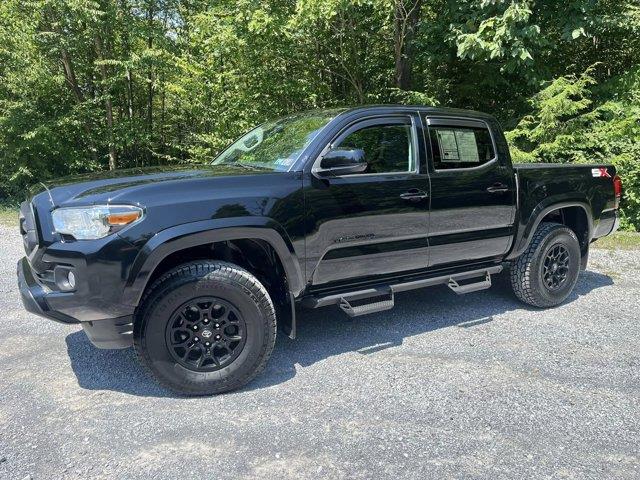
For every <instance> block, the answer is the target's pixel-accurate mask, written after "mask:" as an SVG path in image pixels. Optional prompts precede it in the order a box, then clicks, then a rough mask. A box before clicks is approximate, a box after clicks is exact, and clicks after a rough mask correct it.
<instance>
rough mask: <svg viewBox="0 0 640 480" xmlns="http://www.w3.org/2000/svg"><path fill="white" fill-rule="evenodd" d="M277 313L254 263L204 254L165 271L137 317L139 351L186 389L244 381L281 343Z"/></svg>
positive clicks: (167, 382) (200, 390)
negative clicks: (208, 258) (246, 267)
mask: <svg viewBox="0 0 640 480" xmlns="http://www.w3.org/2000/svg"><path fill="white" fill-rule="evenodd" d="M275 337H276V316H275V311H274V307H273V303H272V301H271V298H270V297H269V294H268V293H267V291H266V289H265V288H264V286H263V285H262V284H261V283H260V282H259V281H258V280H257V279H256V278H255V277H254V276H253V275H251V274H250V273H249V272H247V271H246V270H244V269H242V268H240V267H238V266H236V265H233V264H230V263H225V262H217V261H200V262H194V263H189V264H186V265H183V266H181V267H178V268H176V269H174V270H172V271H170V272H168V273H166V274H165V275H163V276H162V277H160V278H159V279H158V280H157V281H156V282H155V283H154V284H153V286H152V287H151V288H150V289H149V292H148V293H147V294H146V295H145V298H144V300H143V302H142V307H141V309H140V313H139V315H138V317H137V319H136V323H135V325H134V346H135V349H136V352H137V354H138V357H139V358H140V360H141V362H142V363H143V365H145V366H146V367H147V368H148V370H149V371H150V372H151V374H152V375H153V376H154V377H155V378H156V379H157V380H158V382H159V383H160V384H162V385H164V386H165V387H168V388H170V389H171V390H173V391H176V392H178V393H182V394H187V395H210V394H215V393H222V392H226V391H230V390H234V389H237V388H239V387H241V386H243V385H245V384H246V383H247V382H249V381H250V380H251V379H253V378H254V377H255V376H256V375H257V374H258V373H260V372H261V371H262V370H263V369H264V367H265V365H266V363H267V361H268V359H269V357H270V356H271V352H272V350H273V346H274V344H275Z"/></svg>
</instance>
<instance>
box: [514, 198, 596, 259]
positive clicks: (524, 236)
mask: <svg viewBox="0 0 640 480" xmlns="http://www.w3.org/2000/svg"><path fill="white" fill-rule="evenodd" d="M566 197H567V195H566V194H565V195H561V196H553V197H549V198H546V199H544V200H543V201H541V202H540V203H538V205H536V207H535V208H534V209H533V210H532V211H531V214H530V215H529V217H528V218H527V219H525V218H523V217H520V223H519V225H518V231H517V233H516V238H515V240H514V242H513V248H512V249H511V252H510V253H509V254H508V255H507V257H506V259H507V260H513V259H515V258H517V257H519V256H520V255H521V254H522V252H524V251H525V250H526V249H527V247H528V246H529V243H531V240H532V238H533V234H534V233H535V231H536V229H537V228H538V225H540V222H541V221H542V219H543V218H544V217H545V216H546V215H547V214H549V213H550V212H552V211H554V210H559V209H561V208H566V207H580V208H582V209H583V210H584V212H585V213H586V215H587V223H588V229H589V232H588V239H589V241H591V239H592V237H593V213H592V211H591V206H590V205H589V203H588V201H587V199H586V198H580V199H577V198H574V199H572V200H567V199H566Z"/></svg>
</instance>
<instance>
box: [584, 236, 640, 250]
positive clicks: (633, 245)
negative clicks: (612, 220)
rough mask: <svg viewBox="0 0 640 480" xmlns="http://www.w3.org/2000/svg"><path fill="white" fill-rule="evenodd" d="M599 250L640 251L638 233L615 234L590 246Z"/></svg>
mask: <svg viewBox="0 0 640 480" xmlns="http://www.w3.org/2000/svg"><path fill="white" fill-rule="evenodd" d="M591 246H592V247H593V248H598V249H601V250H640V233H636V232H616V233H614V234H612V235H608V236H606V237H602V238H599V239H598V240H596V241H595V242H594V243H592V244H591Z"/></svg>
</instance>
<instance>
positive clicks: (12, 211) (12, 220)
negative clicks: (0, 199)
mask: <svg viewBox="0 0 640 480" xmlns="http://www.w3.org/2000/svg"><path fill="white" fill-rule="evenodd" d="M0 225H4V226H7V227H16V228H18V207H8V206H6V205H0Z"/></svg>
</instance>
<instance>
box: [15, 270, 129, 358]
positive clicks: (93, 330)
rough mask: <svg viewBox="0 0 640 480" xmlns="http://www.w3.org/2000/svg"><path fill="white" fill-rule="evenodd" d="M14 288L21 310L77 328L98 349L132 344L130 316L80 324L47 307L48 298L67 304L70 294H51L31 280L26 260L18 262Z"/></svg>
mask: <svg viewBox="0 0 640 480" xmlns="http://www.w3.org/2000/svg"><path fill="white" fill-rule="evenodd" d="M17 269H18V272H17V273H18V287H19V289H20V297H21V298H22V304H23V305H24V308H25V309H26V310H27V311H28V312H31V313H34V314H36V315H39V316H41V317H44V318H48V319H49V320H54V321H56V322H60V323H64V324H80V325H82V328H83V329H84V331H85V333H86V334H87V337H88V338H89V340H90V341H91V343H93V344H94V345H95V346H96V347H98V348H127V347H130V346H131V345H132V344H133V316H124V317H117V318H106V319H101V320H91V321H80V320H78V319H76V318H73V317H71V316H69V315H67V314H65V313H62V312H60V311H57V310H54V309H52V308H51V307H50V302H49V301H48V297H50V296H53V297H55V299H56V303H59V302H60V300H61V299H63V298H64V297H69V300H71V298H72V297H73V296H74V295H75V293H74V292H65V293H61V292H51V291H48V289H46V287H44V286H42V285H41V284H40V283H38V281H37V280H36V279H35V277H34V275H33V273H32V271H31V267H30V266H29V262H28V260H27V258H26V257H25V258H22V259H21V260H19V261H18V266H17Z"/></svg>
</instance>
